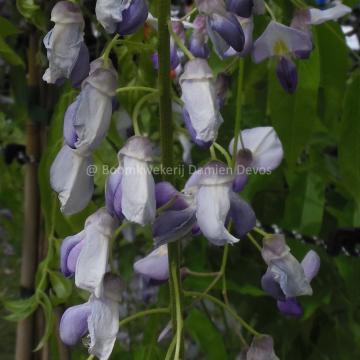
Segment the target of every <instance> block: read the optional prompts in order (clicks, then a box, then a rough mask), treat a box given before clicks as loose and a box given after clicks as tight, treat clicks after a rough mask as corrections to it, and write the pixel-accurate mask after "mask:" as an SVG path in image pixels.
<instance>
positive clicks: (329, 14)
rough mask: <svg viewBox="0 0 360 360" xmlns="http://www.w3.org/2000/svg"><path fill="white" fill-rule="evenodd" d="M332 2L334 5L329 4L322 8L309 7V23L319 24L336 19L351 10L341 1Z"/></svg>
mask: <svg viewBox="0 0 360 360" xmlns="http://www.w3.org/2000/svg"><path fill="white" fill-rule="evenodd" d="M332 4H334V6H332V5H331V6H330V7H328V8H327V9H324V10H320V9H316V8H310V9H309V13H310V24H312V25H319V24H322V23H324V22H326V21H329V20H338V19H340V18H341V17H343V16H345V15H348V14H350V13H351V11H352V10H351V8H350V7H348V6H346V5H344V4H343V3H342V2H341V1H333V2H332Z"/></svg>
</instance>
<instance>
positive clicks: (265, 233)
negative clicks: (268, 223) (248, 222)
mask: <svg viewBox="0 0 360 360" xmlns="http://www.w3.org/2000/svg"><path fill="white" fill-rule="evenodd" d="M253 230H254V231H256V232H257V233H258V234H260V235H261V236H263V237H266V236H269V234H268V233H267V232H266V231H264V230H261V229H260V228H259V227H257V226H255V227H254V228H253Z"/></svg>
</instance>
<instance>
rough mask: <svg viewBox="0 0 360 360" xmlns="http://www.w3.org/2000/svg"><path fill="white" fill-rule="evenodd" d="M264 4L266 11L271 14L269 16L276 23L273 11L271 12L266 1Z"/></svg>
mask: <svg viewBox="0 0 360 360" xmlns="http://www.w3.org/2000/svg"><path fill="white" fill-rule="evenodd" d="M264 4H265V8H266V11H267V12H268V13H269V15H270V17H271V20H273V21H276V17H275V15H274V13H273V11H272V10H271V8H270V6H269V5H268V4H267V3H266V2H265V1H264Z"/></svg>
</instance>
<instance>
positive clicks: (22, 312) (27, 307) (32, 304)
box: [4, 296, 38, 321]
mask: <svg viewBox="0 0 360 360" xmlns="http://www.w3.org/2000/svg"><path fill="white" fill-rule="evenodd" d="M37 306H38V303H37V299H36V297H35V296H31V297H29V298H27V299H21V300H15V301H6V302H4V307H5V308H6V309H7V310H8V311H10V312H11V313H12V314H10V315H8V316H5V319H6V320H9V321H20V320H22V319H25V318H27V317H28V316H30V315H31V314H32V313H33V312H34V311H35V310H36V308H37Z"/></svg>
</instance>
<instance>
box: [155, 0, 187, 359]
mask: <svg viewBox="0 0 360 360" xmlns="http://www.w3.org/2000/svg"><path fill="white" fill-rule="evenodd" d="M169 20H170V1H169V0H159V1H158V36H159V41H158V54H159V72H158V76H159V100H160V102H159V106H160V143H161V163H162V166H164V167H165V168H167V167H171V166H173V123H172V108H171V79H170V34H169V27H168V23H169ZM164 180H166V181H169V182H172V180H173V179H172V176H171V175H170V174H164ZM180 252H181V248H180V243H179V242H174V243H170V244H168V257H169V275H170V276H169V287H170V310H171V319H172V328H173V329H174V330H176V335H175V336H176V346H175V348H176V351H175V354H176V355H175V356H178V358H183V353H184V341H183V329H182V289H181V279H180V258H181V254H180Z"/></svg>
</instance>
